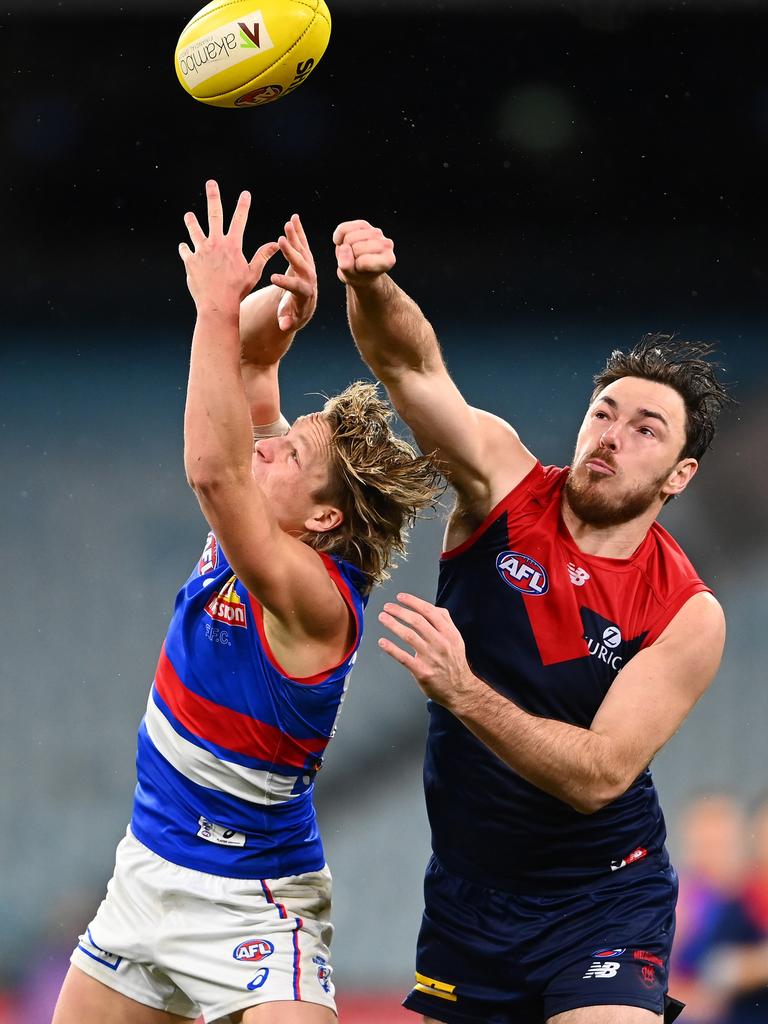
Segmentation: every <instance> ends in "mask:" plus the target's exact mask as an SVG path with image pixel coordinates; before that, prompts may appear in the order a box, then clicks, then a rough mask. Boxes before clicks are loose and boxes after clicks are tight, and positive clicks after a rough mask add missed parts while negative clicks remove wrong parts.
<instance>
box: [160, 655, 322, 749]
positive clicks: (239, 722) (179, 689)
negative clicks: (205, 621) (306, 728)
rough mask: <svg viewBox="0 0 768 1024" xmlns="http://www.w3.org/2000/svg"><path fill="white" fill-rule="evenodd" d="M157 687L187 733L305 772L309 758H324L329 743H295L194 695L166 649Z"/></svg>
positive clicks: (304, 741)
mask: <svg viewBox="0 0 768 1024" xmlns="http://www.w3.org/2000/svg"><path fill="white" fill-rule="evenodd" d="M155 687H156V689H157V692H158V693H159V694H160V696H161V697H162V699H163V700H164V701H165V703H166V704H167V705H168V707H169V708H170V710H171V711H172V713H173V714H174V715H175V716H176V718H177V719H178V720H179V722H181V724H182V725H183V726H184V728H185V729H188V730H189V731H190V732H191V733H193V734H194V735H195V736H199V737H200V739H202V740H207V741H208V742H209V743H215V744H216V745H217V746H219V747H224V748H226V749H227V750H231V751H233V752H234V753H237V754H245V755H246V756H247V757H255V758H258V759H259V760H262V761H271V762H272V763H274V764H279V765H286V766H289V767H291V768H304V767H305V766H306V763H307V758H309V757H313V758H314V757H315V756H316V755H318V754H321V753H322V752H323V751H324V750H325V748H326V746H327V744H328V740H327V739H302V740H298V739H294V738H293V737H292V736H289V735H288V734H287V733H284V732H282V731H281V730H280V729H277V728H276V727H275V726H273V725H266V724H265V723H264V722H259V721H258V720H257V719H255V718H251V717H250V715H244V714H242V713H241V712H240V711H232V710H231V709H230V708H225V707H222V706H221V705H220V704H214V703H213V701H210V700H208V699H207V698H206V697H201V696H199V695H198V694H196V693H193V692H192V691H191V690H189V689H187V687H186V686H185V685H184V683H183V682H182V680H181V679H180V678H179V676H178V674H177V672H176V669H175V668H174V667H173V665H172V664H171V661H170V658H169V657H168V655H167V654H166V653H165V645H163V649H162V650H161V652H160V659H159V661H158V663H157V671H156V673H155Z"/></svg>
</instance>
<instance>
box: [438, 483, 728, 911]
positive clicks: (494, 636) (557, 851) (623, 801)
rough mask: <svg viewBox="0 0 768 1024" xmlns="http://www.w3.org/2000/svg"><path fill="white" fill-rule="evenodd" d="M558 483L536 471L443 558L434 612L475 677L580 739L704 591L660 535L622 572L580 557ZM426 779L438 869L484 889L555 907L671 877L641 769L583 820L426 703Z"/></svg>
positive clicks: (652, 795)
mask: <svg viewBox="0 0 768 1024" xmlns="http://www.w3.org/2000/svg"><path fill="white" fill-rule="evenodd" d="M567 474H568V470H567V469H558V468H556V467H552V466H550V467H546V468H545V467H544V466H542V465H541V464H540V463H537V464H536V465H535V466H534V468H533V469H532V470H531V472H530V473H529V474H528V475H527V476H526V477H525V479H524V480H523V481H522V482H521V483H520V484H519V485H518V486H517V487H516V488H514V489H513V490H512V491H511V493H510V494H508V495H507V497H506V498H504V499H503V500H502V501H501V502H500V503H499V504H498V505H497V506H496V508H495V509H493V510H492V511H491V513H490V514H489V515H488V517H487V518H486V520H485V521H484V522H483V523H482V524H481V525H480V526H479V527H478V529H477V530H476V531H475V532H474V533H473V534H472V536H470V537H469V538H468V539H467V540H466V542H465V543H464V544H462V545H461V546H460V547H458V548H456V549H454V550H453V551H449V552H446V553H445V554H443V556H442V559H441V564H440V579H439V585H438V595H437V603H438V604H439V605H441V606H443V607H445V608H447V609H448V610H449V611H450V613H451V617H452V619H453V621H454V623H455V624H456V626H457V627H458V628H459V629H460V630H461V633H462V636H463V638H464V642H465V646H466V651H467V658H468V661H469V664H470V665H471V667H472V669H473V671H474V672H475V674H476V675H478V676H479V677H480V678H482V679H484V680H485V681H486V682H488V683H489V684H490V685H491V686H492V687H493V688H494V689H496V690H498V691H499V692H500V693H502V694H504V695H505V696H508V697H509V698H510V699H511V700H513V701H514V702H515V703H516V704H518V705H519V706H520V707H522V708H523V709H524V710H526V711H528V712H530V713H531V714H534V715H539V716H542V717H545V718H553V719H557V720H559V721H562V722H568V723H571V724H573V725H577V726H581V727H583V728H589V726H590V724H591V722H592V719H593V718H594V716H595V713H596V712H597V709H598V707H599V706H600V704H601V703H602V701H603V699H604V697H605V695H606V693H607V692H608V689H609V687H610V686H611V684H612V682H613V680H614V679H615V678H616V676H617V675H618V673H619V671H620V670H621V668H622V667H623V666H624V665H625V664H626V663H627V662H628V661H629V660H630V659H631V658H633V657H634V656H635V655H636V654H637V653H638V652H639V651H640V650H642V649H643V648H645V647H647V646H649V645H650V644H652V643H653V642H654V641H655V640H657V639H658V637H659V636H660V635H661V633H662V632H663V631H664V629H665V627H666V626H667V625H668V624H669V622H670V621H671V620H672V618H673V617H674V616H675V614H676V613H677V612H678V611H679V609H680V608H681V607H682V606H683V604H684V603H685V602H686V601H687V600H688V599H689V598H690V597H691V596H692V595H694V594H696V593H700V592H702V591H708V590H709V588H708V587H707V586H706V585H705V584H704V583H703V582H702V581H701V580H700V579H699V577H698V576H697V575H696V572H695V570H694V569H693V566H692V565H691V564H690V562H689V561H688V559H687V558H686V556H685V554H684V553H683V552H682V550H681V549H680V547H679V546H678V545H677V544H676V543H675V541H674V540H673V539H672V537H671V536H670V535H669V534H668V533H667V532H666V530H664V529H663V528H662V527H660V526H659V525H658V524H654V525H653V526H652V527H651V529H650V531H649V532H648V535H647V536H646V538H645V540H644V541H643V542H642V544H641V545H640V546H639V548H638V549H637V550H636V551H635V552H634V554H633V555H632V556H631V557H630V558H627V559H613V558H603V557H598V556H593V555H587V554H584V553H583V552H581V551H580V550H579V548H578V547H577V546H576V544H575V543H574V541H573V539H572V537H571V536H570V534H569V533H568V530H567V528H566V526H565V524H564V522H563V519H562V516H561V512H560V509H561V499H562V490H563V486H564V484H565V481H566V479H567ZM424 778H425V787H426V796H427V809H428V812H429V818H430V824H431V827H432V839H433V849H434V852H435V855H436V856H437V859H438V860H439V861H440V862H441V863H442V864H443V865H444V866H445V868H447V870H448V871H450V872H451V873H452V874H454V875H458V876H459V877H461V878H465V879H468V880H469V881H473V882H477V883H478V884H480V885H483V886H485V887H486V888H496V889H504V890H507V891H511V892H523V891H524V892H529V893H536V892H542V893H551V892H552V891H553V890H555V889H563V888H570V889H574V888H581V887H590V886H591V885H593V884H595V883H597V882H599V881H600V880H601V879H603V880H605V879H606V878H610V877H611V876H612V873H616V872H617V871H623V869H626V870H631V871H633V872H636V871H637V872H643V871H645V870H657V869H658V867H659V865H660V864H663V865H666V864H667V863H668V858H667V854H666V851H665V848H664V841H665V838H666V829H665V825H664V818H663V815H662V812H661V808H660V806H659V802H658V798H657V795H656V789H655V786H654V784H653V780H652V778H651V773H650V771H649V770H647V769H646V771H644V772H643V773H642V774H641V775H640V776H639V777H638V778H637V779H636V781H635V782H634V783H633V784H632V786H631V787H630V788H629V790H628V791H627V792H626V793H625V794H624V795H623V796H622V797H620V798H619V799H618V800H616V801H614V802H613V803H611V804H610V805H608V806H607V807H605V808H603V809H602V810H600V811H598V812H597V813H596V814H591V815H583V814H579V813H578V812H577V811H575V810H573V809H572V808H571V807H569V806H568V805H566V804H565V803H563V802H562V801H560V800H557V799H556V798H555V797H553V796H550V795H548V794H547V793H545V792H543V790H541V789H538V788H537V787H536V786H533V785H531V784H530V783H529V782H526V780H525V779H523V778H521V777H520V776H519V775H517V774H516V773H515V772H514V771H512V769H511V768H509V767H508V766H507V765H505V764H504V763H503V762H502V761H501V760H500V759H499V758H497V757H496V755H495V754H493V753H491V751H490V750H489V749H488V748H487V747H486V746H484V744H482V743H481V742H480V740H478V739H476V737H474V736H473V735H472V733H470V732H469V730H468V729H466V728H465V727H464V726H463V725H462V724H461V722H459V721H458V719H456V718H454V717H453V715H451V714H450V712H448V711H446V709H445V708H443V707H440V706H439V705H437V704H433V703H430V729H429V739H428V743H427V755H426V761H425V766H424Z"/></svg>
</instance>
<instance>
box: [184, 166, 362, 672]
mask: <svg viewBox="0 0 768 1024" xmlns="http://www.w3.org/2000/svg"><path fill="white" fill-rule="evenodd" d="M207 195H208V218H209V234H208V236H206V235H205V234H204V232H203V230H202V229H201V227H200V225H199V224H198V222H197V219H196V218H195V216H194V214H187V215H186V217H185V222H186V224H187V228H188V230H189V234H190V238H191V240H192V243H193V246H194V251H192V250H191V249H190V247H189V246H188V245H186V244H182V245H181V246H180V255H181V257H182V260H183V261H184V265H185V267H186V271H187V283H188V285H189V289H190V292H191V293H192V297H193V298H194V300H195V304H196V306H197V322H196V325H195V332H194V337H193V341H192V355H191V360H190V373H189V386H188V390H187V406H186V412H185V419H184V440H185V450H184V463H185V468H186V471H187V477H188V479H189V482H190V484H191V486H192V488H193V489H194V491H195V494H196V495H197V498H198V501H199V502H200V507H201V509H202V511H203V514H204V515H205V517H206V519H207V520H208V522H209V523H210V525H211V527H212V529H213V530H214V532H215V533H216V535H217V537H218V538H219V541H220V542H221V544H222V547H223V549H224V551H225V553H226V555H227V557H228V559H229V562H230V564H231V565H232V568H233V570H234V572H235V573H236V574H237V576H238V577H239V578H240V579H241V580H242V582H243V583H244V584H245V586H246V587H247V588H248V590H249V591H250V592H251V593H252V594H254V596H255V597H256V598H257V599H258V600H259V601H260V602H261V604H263V605H264V607H265V609H266V610H267V612H268V613H269V615H270V616H272V617H273V618H274V620H275V623H276V624H277V626H278V627H279V629H280V631H281V636H282V637H283V639H285V640H286V641H287V642H288V641H291V642H292V643H293V644H294V645H295V646H297V647H299V648H301V649H302V650H305V649H307V650H309V651H310V654H311V653H312V650H315V651H316V653H318V656H319V657H321V658H322V657H324V655H325V654H327V653H328V651H329V650H331V649H332V650H333V651H342V650H343V647H344V644H345V642H346V638H347V635H348V631H349V613H348V611H347V609H346V606H345V604H344V601H343V600H342V598H341V596H340V595H339V592H338V591H337V589H336V587H335V586H334V584H333V583H332V582H331V580H330V578H329V576H328V573H327V571H326V569H325V566H324V564H323V562H322V560H321V558H320V556H319V555H318V554H317V553H316V552H315V551H314V550H313V549H312V548H311V547H310V546H309V545H307V544H305V543H303V542H302V541H300V540H298V539H297V537H296V536H293V535H292V534H291V532H287V531H286V529H284V528H283V525H281V520H279V518H278V515H279V513H280V512H281V510H280V509H275V508H274V507H273V505H272V503H271V502H270V501H269V500H268V498H267V495H266V494H265V492H264V490H262V488H261V487H260V486H259V485H258V484H257V482H256V480H255V478H254V475H253V470H252V459H253V457H254V453H253V437H252V427H251V418H250V410H249V405H248V401H247V398H246V392H245V386H244V384H243V380H242V376H241V343H240V332H239V326H240V304H241V301H242V300H243V299H244V297H245V295H247V294H248V293H249V292H250V291H251V289H252V288H253V287H254V285H255V284H256V283H257V282H258V280H259V278H260V276H261V273H262V271H263V269H264V266H265V264H266V262H267V260H268V259H269V258H270V257H271V256H273V255H274V254H275V253H276V252H277V251H278V248H279V246H278V243H272V242H270V243H267V244H266V245H263V246H261V248H260V249H259V250H258V251H257V253H256V255H255V256H254V257H253V259H252V260H251V261H250V262H248V261H247V260H246V259H245V257H244V256H243V253H242V238H243V231H244V229H245V222H246V219H247V216H248V209H249V205H250V196H249V195H248V193H242V194H241V196H240V200H239V201H238V204H237V209H236V211H235V214H234V216H233V218H232V224H231V227H230V230H229V232H227V233H226V234H225V233H224V230H223V226H222V221H223V214H222V208H221V199H220V196H219V190H218V186H217V185H216V183H215V182H208V184H207ZM290 447H291V445H290V442H289V441H288V440H286V439H283V438H280V439H274V440H273V445H272V449H271V450H270V452H269V454H268V456H264V457H265V458H266V459H267V461H270V462H272V461H273V460H276V459H278V458H280V459H283V458H286V456H287V455H288V454H289V451H288V449H289V448H290ZM287 465H288V460H287V458H286V466H287ZM303 526H304V524H303V523H302V524H299V528H298V529H297V531H296V532H297V533H299V532H301V531H302V529H303ZM318 528H322V524H319V525H318ZM289 646H290V644H289ZM310 649H311V650H310ZM310 660H311V659H310ZM325 663H326V664H327V663H330V662H328V661H327V660H326V662H325ZM320 667H322V666H320ZM316 670H317V669H315V671H316ZM297 674H298V673H297ZM305 674H312V672H311V671H310V672H307V673H305Z"/></svg>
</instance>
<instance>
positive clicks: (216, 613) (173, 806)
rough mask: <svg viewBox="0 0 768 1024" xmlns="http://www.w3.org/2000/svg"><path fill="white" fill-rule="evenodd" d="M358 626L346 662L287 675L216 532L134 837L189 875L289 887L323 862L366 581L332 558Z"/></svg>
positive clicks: (177, 644) (139, 791) (199, 574)
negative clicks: (323, 816) (319, 797)
mask: <svg viewBox="0 0 768 1024" xmlns="http://www.w3.org/2000/svg"><path fill="white" fill-rule="evenodd" d="M321 558H322V559H323V561H324V563H325V566H326V568H327V570H328V574H329V575H330V577H331V579H332V580H333V582H334V583H335V585H336V586H337V588H338V589H339V592H340V593H341V595H342V597H343V598H344V600H345V601H346V603H347V605H348V607H349V609H350V611H351V612H352V615H353V617H354V621H355V623H356V626H357V628H356V631H355V637H354V640H353V642H352V644H351V646H350V648H349V650H348V651H347V652H346V654H345V656H344V659H343V660H342V661H341V663H340V664H339V665H337V666H335V667H334V668H331V669H329V670H328V671H326V672H322V673H320V674H318V675H315V676H311V677H307V678H303V679H295V678H292V677H290V676H288V675H286V674H285V672H284V671H283V670H282V668H281V667H280V665H279V664H278V662H277V660H276V659H275V657H274V655H273V653H272V651H271V650H270V648H269V643H268V641H267V638H266V636H265V633H264V623H263V609H262V608H261V606H260V604H259V603H258V601H256V599H255V598H254V597H253V595H251V594H249V593H248V591H247V590H246V588H245V587H244V586H243V584H242V583H241V582H240V581H239V580H238V579H237V577H236V576H235V575H234V574H233V572H232V569H231V568H230V565H229V563H228V561H227V559H226V556H225V554H224V552H223V551H222V549H221V547H220V546H219V544H218V541H217V540H216V537H215V536H214V534H213V533H210V534H209V535H208V539H207V542H206V545H205V550H204V551H203V555H202V558H201V559H200V562H199V563H198V566H197V568H196V570H195V571H194V573H193V574H192V575H191V576H190V578H189V579H188V580H187V582H186V583H185V584H184V586H183V587H182V588H181V590H180V591H179V593H178V595H177V597H176V605H175V609H174V614H173V618H172V619H171V623H170V626H169V627H168V633H167V635H166V638H165V642H164V644H163V648H162V651H161V652H160V658H159V661H158V664H157V670H156V673H155V678H154V682H153V684H152V689H151V691H150V694H149V701H148V703H147V710H146V714H145V715H144V718H143V720H142V722H141V726H140V728H139V738H138V752H137V757H136V767H137V777H138V783H137V786H136V792H135V798H134V806H133V815H132V819H131V830H132V831H133V833H134V835H135V836H136V838H137V839H139V840H140V842H142V843H144V845H145V846H147V847H149V849H150V850H153V851H154V852H155V853H157V854H159V855H160V856H161V857H164V858H165V859H166V860H169V861H171V862H172V863H175V864H180V865H182V866H183V867H187V868H193V869H195V870H197V871H204V872H207V873H209V874H215V875H224V876H226V877H229V878H281V877H283V876H286V875H295V874H301V873H303V872H306V871H318V870H319V869H320V868H322V866H323V864H324V863H325V858H324V854H323V847H322V842H321V839H320V834H319V831H318V828H317V820H316V817H315V810H314V806H313V803H312V794H313V790H314V780H315V776H316V774H317V772H318V770H319V768H320V765H321V762H322V757H323V753H324V751H325V748H326V746H327V745H328V742H329V740H330V739H331V737H332V736H333V733H334V730H335V727H336V722H337V719H338V715H339V711H340V708H341V704H342V701H343V699H344V694H345V692H346V688H347V685H348V682H349V676H350V672H351V670H352V666H353V664H354V662H355V658H356V656H357V649H358V646H359V644H360V639H361V636H362V631H363V610H364V608H365V604H366V600H367V598H364V597H363V596H362V593H361V590H362V587H363V583H364V577H363V574H362V573H361V572H360V571H359V570H358V569H357V568H355V566H353V565H351V564H350V563H348V562H345V561H343V560H342V559H339V558H335V557H329V556H327V555H321Z"/></svg>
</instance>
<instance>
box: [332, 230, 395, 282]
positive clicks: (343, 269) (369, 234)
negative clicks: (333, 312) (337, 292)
mask: <svg viewBox="0 0 768 1024" xmlns="http://www.w3.org/2000/svg"><path fill="white" fill-rule="evenodd" d="M333 243H334V245H335V246H336V261H337V263H338V270H337V271H336V273H337V274H338V277H339V280H340V281H343V282H344V284H348V285H351V286H352V287H353V288H356V287H359V286H361V285H362V286H365V285H367V284H370V283H371V282H372V281H374V280H375V279H376V278H377V277H379V276H380V275H381V274H386V273H388V272H389V271H390V270H391V269H392V267H394V265H395V244H394V242H393V241H392V239H391V238H387V237H386V236H385V234H384V232H383V231H382V230H381V228H375V227H373V225H371V224H369V223H368V221H367V220H348V221H345V222H344V223H343V224H339V226H338V227H337V228H336V230H335V231H334V233H333Z"/></svg>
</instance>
